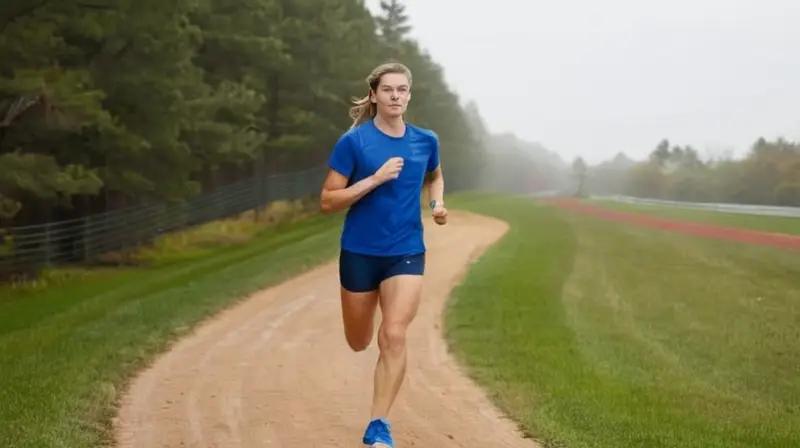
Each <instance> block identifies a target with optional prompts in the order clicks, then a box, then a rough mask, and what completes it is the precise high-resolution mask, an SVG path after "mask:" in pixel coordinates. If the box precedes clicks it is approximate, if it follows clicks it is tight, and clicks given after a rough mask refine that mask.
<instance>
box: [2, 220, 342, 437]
mask: <svg viewBox="0 0 800 448" xmlns="http://www.w3.org/2000/svg"><path fill="white" fill-rule="evenodd" d="M340 219H341V216H335V217H313V218H307V219H303V220H301V221H299V222H294V223H286V224H280V225H276V226H270V227H263V226H261V227H259V226H254V225H253V224H252V223H251V221H250V220H247V219H244V220H229V221H225V222H221V223H212V224H209V225H208V226H204V228H202V229H197V230H192V231H188V232H184V233H181V234H179V235H176V236H171V237H169V238H165V239H163V240H162V241H161V242H159V244H157V245H156V246H155V247H153V248H150V249H148V250H145V251H142V252H141V253H140V254H139V256H140V258H141V259H142V260H145V261H149V263H147V265H146V266H145V267H140V268H137V269H129V270H116V269H115V270H104V271H83V270H58V271H55V273H51V274H48V275H46V276H45V277H44V280H42V281H39V282H37V283H35V284H32V285H22V286H19V285H17V286H13V287H12V286H5V287H2V288H0V298H2V300H0V422H2V424H0V440H2V446H3V447H5V448H34V447H35V448H39V447H68V448H83V447H95V446H99V445H100V444H101V443H102V442H108V441H109V436H110V433H109V429H110V422H111V418H112V417H113V415H114V411H115V405H116V400H117V399H118V398H119V397H118V395H119V392H120V387H121V386H123V385H124V382H125V381H126V379H127V378H128V377H129V376H130V375H131V374H132V373H134V372H135V371H136V370H137V369H138V368H140V367H141V366H142V365H143V364H144V363H146V362H147V361H149V360H150V359H152V357H153V355H154V354H156V353H158V352H160V351H161V350H163V349H165V348H166V347H167V343H168V342H170V341H171V340H173V339H174V338H175V337H177V336H180V335H182V334H184V333H185V332H186V331H187V330H189V329H190V328H191V327H192V326H193V325H194V324H195V323H197V322H199V321H201V320H202V319H203V318H205V317H207V316H209V315H211V314H213V313H215V312H217V311H219V310H220V309H222V308H223V307H226V306H228V305H231V304H232V303H234V302H235V301H236V300H237V299H239V298H241V297H243V296H244V295H246V294H247V293H250V292H252V291H255V290H257V289H260V288H262V287H265V286H268V285H272V284H275V283H278V282H280V281H281V280H284V279H285V278H287V277H289V276H292V275H294V274H297V273H299V272H300V271H302V270H304V269H306V268H309V267H311V266H314V265H317V264H319V263H320V262H323V261H326V260H328V259H331V258H332V257H334V256H335V254H336V251H337V248H338V225H339V224H340V222H341V221H340ZM220 237H224V238H228V239H231V241H224V238H223V240H222V241H220Z"/></svg>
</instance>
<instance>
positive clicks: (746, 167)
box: [576, 138, 800, 207]
mask: <svg viewBox="0 0 800 448" xmlns="http://www.w3.org/2000/svg"><path fill="white" fill-rule="evenodd" d="M576 162H577V161H576ZM578 173H579V170H576V174H578ZM578 176H579V177H580V175H579V174H578ZM584 177H585V193H588V194H597V195H607V194H625V195H630V196H637V197H643V198H650V199H668V200H677V201H690V202H724V203H740V204H758V205H781V206H793V207H800V142H791V141H788V140H786V139H784V138H777V139H775V140H772V141H769V140H766V139H764V138H758V139H757V140H756V141H755V142H754V143H753V144H752V145H751V147H750V148H749V150H748V152H747V153H746V154H745V155H744V156H743V157H741V158H734V157H732V156H730V155H728V156H724V157H709V158H703V157H701V156H700V153H699V152H698V150H697V149H696V148H694V147H692V146H691V145H684V146H681V145H676V144H671V143H670V141H669V140H667V139H663V140H661V141H660V142H659V143H658V144H657V145H656V147H655V148H654V149H653V150H652V151H651V153H650V154H649V156H648V157H647V159H646V160H643V161H638V162H637V161H634V160H632V159H631V158H629V157H628V156H626V155H625V154H623V153H620V154H618V155H617V156H616V157H615V158H614V159H612V160H610V161H607V162H605V163H602V164H599V165H597V166H594V167H589V168H586V169H585V173H584Z"/></svg>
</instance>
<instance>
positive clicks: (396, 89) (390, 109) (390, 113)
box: [372, 73, 411, 118]
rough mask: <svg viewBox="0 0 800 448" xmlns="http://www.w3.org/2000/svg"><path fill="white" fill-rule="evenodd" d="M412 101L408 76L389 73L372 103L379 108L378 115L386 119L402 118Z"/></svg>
mask: <svg viewBox="0 0 800 448" xmlns="http://www.w3.org/2000/svg"><path fill="white" fill-rule="evenodd" d="M410 99H411V86H410V85H409V82H408V78H407V77H406V75H403V74H400V73H387V74H385V75H383V77H382V78H381V82H380V84H379V85H378V89H377V91H376V92H374V94H373V96H372V102H373V103H375V104H376V105H377V106H378V113H379V114H381V115H382V116H384V117H391V118H396V117H400V116H402V115H403V114H404V113H405V111H406V108H407V107H408V101H409V100H410Z"/></svg>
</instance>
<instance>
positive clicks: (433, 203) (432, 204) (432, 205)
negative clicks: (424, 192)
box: [428, 199, 437, 209]
mask: <svg viewBox="0 0 800 448" xmlns="http://www.w3.org/2000/svg"><path fill="white" fill-rule="evenodd" d="M428 205H430V207H431V209H434V208H436V205H437V203H436V199H434V200H432V201H431V202H430V203H428Z"/></svg>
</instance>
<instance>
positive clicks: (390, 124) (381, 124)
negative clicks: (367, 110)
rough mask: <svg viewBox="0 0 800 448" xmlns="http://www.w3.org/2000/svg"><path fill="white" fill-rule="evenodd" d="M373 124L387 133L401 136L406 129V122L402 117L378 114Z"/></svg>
mask: <svg viewBox="0 0 800 448" xmlns="http://www.w3.org/2000/svg"><path fill="white" fill-rule="evenodd" d="M375 126H377V127H378V129H380V130H382V131H384V132H386V133H387V134H391V135H397V136H401V135H403V133H404V132H405V130H406V122H405V121H403V117H402V116H400V117H392V118H384V117H382V116H381V115H380V114H378V115H376V116H375Z"/></svg>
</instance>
